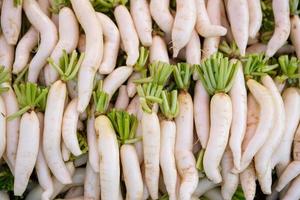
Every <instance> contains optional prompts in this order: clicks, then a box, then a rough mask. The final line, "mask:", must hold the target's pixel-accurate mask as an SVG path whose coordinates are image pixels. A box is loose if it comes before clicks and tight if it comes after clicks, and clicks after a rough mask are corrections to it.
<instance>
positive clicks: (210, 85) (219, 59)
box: [196, 53, 238, 95]
mask: <svg viewBox="0 0 300 200" xmlns="http://www.w3.org/2000/svg"><path fill="white" fill-rule="evenodd" d="M237 69H238V68H237V64H236V63H234V62H232V61H229V59H228V58H227V57H223V54H221V53H216V54H214V55H212V56H211V57H210V59H207V60H205V61H204V62H203V63H202V64H201V66H200V65H196V70H197V71H198V73H199V78H200V80H201V82H202V83H203V86H204V87H205V89H206V90H207V92H208V93H209V94H210V95H214V94H216V93H227V92H229V90H230V89H231V87H232V85H233V81H234V77H235V75H236V72H237Z"/></svg>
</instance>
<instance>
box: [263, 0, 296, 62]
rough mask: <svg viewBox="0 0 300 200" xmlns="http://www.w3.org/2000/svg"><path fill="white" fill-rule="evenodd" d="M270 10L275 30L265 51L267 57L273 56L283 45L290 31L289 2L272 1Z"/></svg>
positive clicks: (285, 0)
mask: <svg viewBox="0 0 300 200" xmlns="http://www.w3.org/2000/svg"><path fill="white" fill-rule="evenodd" d="M272 8H273V12H274V19H275V30H274V33H273V35H272V37H271V39H270V40H269V42H268V46H267V50H266V55H267V56H269V57H271V56H273V55H274V54H275V53H276V51H277V50H278V49H279V48H280V47H282V46H283V45H284V43H285V42H286V40H287V39H288V37H289V34H290V30H291V28H290V26H291V24H290V17H289V14H290V11H289V1H288V0H284V1H281V0H274V1H272Z"/></svg>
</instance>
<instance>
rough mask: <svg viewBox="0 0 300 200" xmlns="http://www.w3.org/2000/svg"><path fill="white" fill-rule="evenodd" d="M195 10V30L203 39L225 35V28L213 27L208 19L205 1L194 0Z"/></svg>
mask: <svg viewBox="0 0 300 200" xmlns="http://www.w3.org/2000/svg"><path fill="white" fill-rule="evenodd" d="M195 2H196V8H197V20H196V27H195V28H196V30H197V32H198V33H199V35H201V36H202V37H204V38H207V37H218V36H224V35H226V32H227V30H226V28H224V27H222V26H220V25H213V24H211V22H210V19H209V17H208V14H207V11H206V6H205V0H195Z"/></svg>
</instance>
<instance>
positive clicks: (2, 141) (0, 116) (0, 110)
mask: <svg viewBox="0 0 300 200" xmlns="http://www.w3.org/2000/svg"><path fill="white" fill-rule="evenodd" d="M5 148H6V108H5V102H4V100H3V98H2V97H1V96H0V159H1V158H2V155H3V154H4V152H5Z"/></svg>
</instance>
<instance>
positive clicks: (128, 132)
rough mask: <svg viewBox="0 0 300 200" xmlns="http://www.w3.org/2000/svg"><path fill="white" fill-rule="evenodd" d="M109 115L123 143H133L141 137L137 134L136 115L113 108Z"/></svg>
mask: <svg viewBox="0 0 300 200" xmlns="http://www.w3.org/2000/svg"><path fill="white" fill-rule="evenodd" d="M107 116H108V118H109V119H110V121H111V123H112V125H113V127H114V129H115V131H116V133H117V134H118V136H117V138H118V140H119V142H120V143H121V144H133V143H135V142H137V141H139V140H140V139H141V138H140V137H136V136H135V134H136V129H137V126H138V120H137V117H136V116H135V115H133V114H129V113H128V112H126V111H118V110H115V109H113V110H112V111H110V112H109V113H108V114H107Z"/></svg>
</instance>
